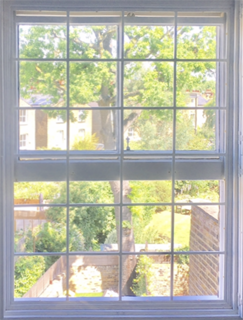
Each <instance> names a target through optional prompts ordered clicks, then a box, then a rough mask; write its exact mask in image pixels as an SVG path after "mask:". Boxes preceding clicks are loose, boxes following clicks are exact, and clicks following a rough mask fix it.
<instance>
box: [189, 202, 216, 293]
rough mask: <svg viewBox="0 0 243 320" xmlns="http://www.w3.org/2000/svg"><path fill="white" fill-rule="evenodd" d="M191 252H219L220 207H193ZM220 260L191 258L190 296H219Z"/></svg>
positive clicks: (192, 256)
mask: <svg viewBox="0 0 243 320" xmlns="http://www.w3.org/2000/svg"><path fill="white" fill-rule="evenodd" d="M197 200H198V199H197ZM190 250H191V251H218V250H219V209H218V206H192V210H191V232H190ZM218 260H219V259H218V255H209V254H207V255H190V256H189V266H190V268H189V295H190V296H194V295H196V296H198V295H200V296H204V295H218V273H219V261H218Z"/></svg>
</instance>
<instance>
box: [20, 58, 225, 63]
mask: <svg viewBox="0 0 243 320" xmlns="http://www.w3.org/2000/svg"><path fill="white" fill-rule="evenodd" d="M15 61H20V62H21V61H26V62H28V61H29V62H35V61H36V62H90V63H91V62H122V61H124V62H227V59H179V58H171V59H165V58H164V59H160V58H154V59H135V58H134V59H131V58H130V59H126V58H124V59H122V58H110V59H94V58H90V59H87V58H85V59H81V58H80V59H78V58H70V59H67V58H66V59H65V58H60V59H58V58H55V59H52V58H42V59H40V58H15Z"/></svg>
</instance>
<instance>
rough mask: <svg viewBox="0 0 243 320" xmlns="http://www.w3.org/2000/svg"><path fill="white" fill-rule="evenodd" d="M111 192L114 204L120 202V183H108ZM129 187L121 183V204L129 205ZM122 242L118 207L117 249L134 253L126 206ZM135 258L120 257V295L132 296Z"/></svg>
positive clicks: (124, 208)
mask: <svg viewBox="0 0 243 320" xmlns="http://www.w3.org/2000/svg"><path fill="white" fill-rule="evenodd" d="M110 186H111V190H112V192H113V195H114V200H115V203H119V202H120V181H110ZM129 193H130V187H129V182H128V181H123V203H127V204H129V203H131V200H130V199H129V198H128V194H129ZM121 214H122V242H121V244H120V207H115V218H116V231H117V242H118V247H119V249H120V250H122V251H123V252H124V251H126V252H134V251H135V242H134V234H133V225H132V214H131V211H130V210H129V208H128V207H127V206H124V207H122V212H121ZM135 267H136V256H135V255H125V256H123V257H122V284H121V285H122V294H123V295H124V296H130V295H134V294H133V292H132V290H131V287H132V281H133V278H134V274H135Z"/></svg>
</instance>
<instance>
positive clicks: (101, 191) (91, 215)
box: [47, 182, 115, 250]
mask: <svg viewBox="0 0 243 320" xmlns="http://www.w3.org/2000/svg"><path fill="white" fill-rule="evenodd" d="M69 190H70V199H69V200H70V203H113V202H114V197H113V194H112V191H111V188H110V184H109V183H108V182H71V183H70V187H69ZM62 197H63V195H62V192H61V193H60V198H59V199H58V201H60V200H62ZM54 202H55V201H54ZM47 216H48V219H49V220H50V221H53V222H56V223H60V224H62V225H63V227H64V226H65V222H66V220H65V219H66V211H65V208H60V207H58V208H57V207H51V208H49V210H48V212H47ZM69 219H70V220H69V224H70V229H71V230H72V229H73V232H74V230H76V231H75V232H77V231H78V232H79V238H80V237H81V236H82V239H80V241H81V242H82V243H84V244H83V245H84V248H85V250H89V249H90V248H91V249H93V250H95V249H96V248H97V244H102V243H104V241H105V239H106V238H107V236H108V234H109V233H110V232H111V231H112V230H113V229H114V228H115V213H114V208H113V207H102V206H99V207H89V206H85V207H71V208H70V211H69Z"/></svg>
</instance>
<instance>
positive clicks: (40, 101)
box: [19, 61, 66, 107]
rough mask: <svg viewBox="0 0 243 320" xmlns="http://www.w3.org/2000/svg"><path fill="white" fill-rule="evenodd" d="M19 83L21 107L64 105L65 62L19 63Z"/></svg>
mask: <svg viewBox="0 0 243 320" xmlns="http://www.w3.org/2000/svg"><path fill="white" fill-rule="evenodd" d="M19 83H20V85H19V86H20V102H19V105H20V106H21V107H26V106H30V107H40V106H42V107H63V106H65V105H66V63H65V62H39V61H36V62H29V61H21V62H20V65H19ZM26 104H27V105H26Z"/></svg>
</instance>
